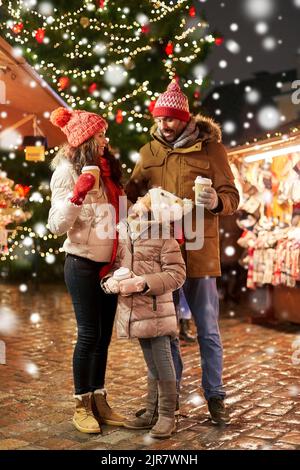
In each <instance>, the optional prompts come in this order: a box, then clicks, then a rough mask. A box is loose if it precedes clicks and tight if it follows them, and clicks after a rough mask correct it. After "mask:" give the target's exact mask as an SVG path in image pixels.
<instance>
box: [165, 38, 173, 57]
mask: <svg viewBox="0 0 300 470" xmlns="http://www.w3.org/2000/svg"><path fill="white" fill-rule="evenodd" d="M173 51H174V46H173V43H172V41H169V42H168V44H167V45H166V47H165V53H166V54H167V55H172V54H173Z"/></svg>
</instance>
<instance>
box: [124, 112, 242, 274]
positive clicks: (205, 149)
mask: <svg viewBox="0 0 300 470" xmlns="http://www.w3.org/2000/svg"><path fill="white" fill-rule="evenodd" d="M196 120H197V123H198V128H199V131H200V133H199V137H198V139H197V140H196V141H195V143H194V144H193V145H191V146H190V147H187V148H175V149H173V148H172V147H171V146H170V145H168V143H166V142H165V141H164V140H162V139H161V138H160V137H159V136H158V134H157V133H156V132H155V131H156V126H154V127H153V129H152V137H153V140H151V142H149V143H148V144H146V145H144V147H142V148H141V150H140V160H139V161H138V163H137V164H136V166H135V168H134V171H133V173H132V176H131V178H130V181H129V183H128V185H127V188H126V193H127V196H128V198H129V199H130V200H131V201H132V202H135V201H136V199H137V197H138V196H141V195H143V194H145V192H147V191H148V190H149V189H151V188H152V187H155V186H161V187H162V188H163V189H165V190H167V191H170V192H172V193H175V194H176V195H177V196H179V197H181V198H190V199H193V200H194V191H193V186H194V180H195V178H196V176H198V175H200V176H204V177H207V178H210V179H211V180H212V182H213V183H212V185H213V187H214V189H215V190H216V191H217V194H218V197H219V199H220V200H221V202H222V206H223V207H222V210H221V211H220V212H218V213H214V212H212V211H209V210H206V209H205V210H204V244H203V247H202V248H201V249H198V250H186V249H185V247H183V250H182V253H183V257H184V259H185V261H186V267H187V277H195V278H197V277H204V276H220V274H221V268H220V250H219V217H218V216H219V215H230V214H233V213H234V212H235V210H236V209H237V207H238V203H239V195H238V191H237V189H236V187H235V185H234V177H233V174H232V172H231V169H230V166H229V163H228V159H227V154H226V150H225V148H224V146H223V145H222V144H221V143H220V141H221V131H220V128H219V127H218V125H217V124H216V123H215V122H214V121H212V120H211V119H209V118H205V117H204V116H201V115H198V116H197V117H196ZM193 223H195V210H194V213H193Z"/></svg>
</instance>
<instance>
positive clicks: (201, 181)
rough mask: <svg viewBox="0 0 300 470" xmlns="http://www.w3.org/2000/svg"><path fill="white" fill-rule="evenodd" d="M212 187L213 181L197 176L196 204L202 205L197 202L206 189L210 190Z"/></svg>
mask: <svg viewBox="0 0 300 470" xmlns="http://www.w3.org/2000/svg"><path fill="white" fill-rule="evenodd" d="M211 185H212V180H211V179H210V178H203V177H202V176H197V178H196V179H195V204H196V205H198V206H199V205H201V204H199V202H197V199H198V196H199V194H200V193H201V192H202V191H204V189H205V188H210V187H211Z"/></svg>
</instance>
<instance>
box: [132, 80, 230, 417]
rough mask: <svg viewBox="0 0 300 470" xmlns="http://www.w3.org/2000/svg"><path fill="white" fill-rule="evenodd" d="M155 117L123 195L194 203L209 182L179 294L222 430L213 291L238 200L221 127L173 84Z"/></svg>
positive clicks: (177, 352) (176, 362)
mask: <svg viewBox="0 0 300 470" xmlns="http://www.w3.org/2000/svg"><path fill="white" fill-rule="evenodd" d="M153 116H154V118H155V121H156V124H155V125H154V126H153V128H152V129H151V136H152V140H151V141H150V142H149V143H148V144H146V145H144V147H142V149H141V150H140V159H139V161H138V163H137V164H136V166H135V169H134V171H133V173H132V176H131V178H130V181H129V183H128V185H127V188H126V193H127V196H128V198H129V199H130V200H131V201H132V202H135V201H136V200H137V198H138V197H139V196H142V195H143V194H145V193H146V192H147V191H148V190H149V189H151V188H152V187H155V186H161V187H162V188H163V189H165V190H167V191H170V192H173V193H175V194H176V195H177V196H179V197H181V198H190V199H193V200H194V190H193V187H194V184H195V183H194V181H195V178H196V177H197V176H202V177H205V178H210V179H211V180H212V187H210V188H206V190H205V191H202V192H200V193H199V196H198V200H197V204H200V205H202V207H204V237H203V246H202V248H199V249H194V250H193V249H187V244H185V245H184V246H183V248H182V253H183V257H184V259H185V262H186V269H187V280H186V282H185V284H184V286H183V289H184V293H185V296H186V299H187V302H188V304H189V307H190V310H191V312H192V314H193V317H194V320H195V324H196V327H197V336H198V342H199V346H200V353H201V365H202V387H203V390H204V396H205V398H206V400H207V401H208V408H209V411H210V414H211V418H212V421H213V423H215V424H224V423H228V422H229V416H228V413H227V410H226V409H225V406H224V398H225V391H224V389H223V383H222V369H223V350H222V343H221V338H220V332H219V326H218V317H219V299H218V293H217V287H216V276H220V275H221V269H220V252H219V215H230V214H233V213H234V212H235V210H236V209H237V206H238V203H239V195H238V191H237V189H236V187H235V185H234V177H233V174H232V172H231V169H230V166H229V163H228V159H227V154H226V150H225V148H224V146H223V145H222V144H221V131H220V128H219V126H218V125H217V124H216V123H214V122H213V121H212V120H211V119H209V118H206V117H204V116H201V115H198V116H196V117H193V116H191V115H190V113H189V104H188V100H187V97H186V96H185V95H184V94H183V93H182V91H181V89H180V87H179V85H178V84H177V83H176V82H175V81H173V82H171V83H170V85H169V86H168V89H167V91H166V92H164V93H162V94H161V95H160V96H159V98H158V100H157V102H156V104H155V107H154V110H153ZM195 223H196V210H195V209H194V211H193V224H195ZM174 300H175V303H176V302H178V296H176V295H175V296H174ZM172 353H173V360H174V365H175V369H176V373H177V380H178V382H180V380H181V374H182V361H181V357H180V350H179V345H178V340H177V342H176V341H174V342H173V344H172Z"/></svg>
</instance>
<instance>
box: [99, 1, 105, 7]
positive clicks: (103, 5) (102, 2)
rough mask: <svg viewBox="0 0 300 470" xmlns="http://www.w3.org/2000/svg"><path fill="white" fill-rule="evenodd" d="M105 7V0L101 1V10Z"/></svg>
mask: <svg viewBox="0 0 300 470" xmlns="http://www.w3.org/2000/svg"><path fill="white" fill-rule="evenodd" d="M104 7H105V0H99V8H104Z"/></svg>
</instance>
